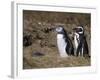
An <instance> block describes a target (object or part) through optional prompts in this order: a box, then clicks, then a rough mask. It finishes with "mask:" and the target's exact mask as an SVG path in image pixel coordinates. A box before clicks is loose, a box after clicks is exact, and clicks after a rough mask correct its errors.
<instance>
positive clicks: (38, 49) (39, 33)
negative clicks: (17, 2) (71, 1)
mask: <svg viewBox="0 0 100 80" xmlns="http://www.w3.org/2000/svg"><path fill="white" fill-rule="evenodd" d="M90 16H91V15H90V14H85V13H84V14H82V13H65V12H43V11H27V10H24V11H23V68H24V69H32V68H53V67H76V66H89V65H91V61H90V58H84V57H75V56H70V57H68V58H61V57H60V56H59V53H58V49H57V44H56V33H55V32H54V31H51V30H50V29H51V28H54V27H57V26H58V25H62V26H64V28H65V30H66V32H67V33H68V34H69V36H70V34H71V32H72V29H73V28H75V27H77V26H78V25H82V26H84V29H85V35H86V39H87V42H88V46H89V50H90V49H91V48H90V45H91V44H90V39H91V25H90V23H91V17H90ZM70 38H71V40H72V41H73V39H72V37H70ZM89 54H90V55H91V52H90V51H89Z"/></svg>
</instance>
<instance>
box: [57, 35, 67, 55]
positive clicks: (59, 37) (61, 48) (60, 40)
mask: <svg viewBox="0 0 100 80" xmlns="http://www.w3.org/2000/svg"><path fill="white" fill-rule="evenodd" d="M57 45H58V50H59V53H60V56H61V57H68V54H67V53H66V50H65V48H66V46H67V43H66V42H65V40H64V39H63V35H62V34H58V35H57Z"/></svg>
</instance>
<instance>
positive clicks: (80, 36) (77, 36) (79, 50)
mask: <svg viewBox="0 0 100 80" xmlns="http://www.w3.org/2000/svg"><path fill="white" fill-rule="evenodd" d="M73 30H74V44H75V55H76V56H89V50H88V44H87V41H86V36H85V35H84V29H83V27H82V26H79V27H77V28H74V29H73Z"/></svg>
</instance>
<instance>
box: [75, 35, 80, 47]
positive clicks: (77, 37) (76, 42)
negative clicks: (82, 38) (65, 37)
mask: <svg viewBox="0 0 100 80" xmlns="http://www.w3.org/2000/svg"><path fill="white" fill-rule="evenodd" d="M74 43H75V49H77V47H78V44H79V35H78V34H75V36H74Z"/></svg>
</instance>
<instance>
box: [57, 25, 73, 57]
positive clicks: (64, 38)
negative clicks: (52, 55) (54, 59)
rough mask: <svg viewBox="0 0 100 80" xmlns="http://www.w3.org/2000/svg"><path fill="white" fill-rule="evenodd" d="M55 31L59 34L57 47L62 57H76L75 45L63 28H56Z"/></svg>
mask: <svg viewBox="0 0 100 80" xmlns="http://www.w3.org/2000/svg"><path fill="white" fill-rule="evenodd" d="M55 31H56V32H57V46H58V51H59V53H60V56H61V57H68V56H71V55H74V48H73V44H72V42H71V39H70V38H69V36H68V34H67V33H66V31H65V29H64V28H63V26H58V27H56V28H55Z"/></svg>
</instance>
